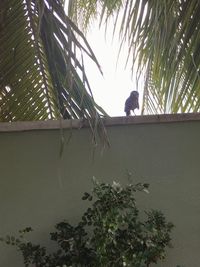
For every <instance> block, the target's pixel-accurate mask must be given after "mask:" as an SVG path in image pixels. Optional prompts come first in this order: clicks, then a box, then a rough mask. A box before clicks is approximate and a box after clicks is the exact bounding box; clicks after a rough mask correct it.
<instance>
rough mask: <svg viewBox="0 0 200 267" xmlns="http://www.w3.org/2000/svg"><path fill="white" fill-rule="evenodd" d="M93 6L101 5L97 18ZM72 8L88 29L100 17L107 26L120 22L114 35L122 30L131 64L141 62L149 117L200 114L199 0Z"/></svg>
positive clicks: (84, 1)
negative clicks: (185, 113) (160, 114)
mask: <svg viewBox="0 0 200 267" xmlns="http://www.w3.org/2000/svg"><path fill="white" fill-rule="evenodd" d="M71 2H72V1H71ZM89 3H92V5H93V6H94V5H96V10H95V12H93V15H91V14H90V13H91V12H92V10H91V9H90V10H89V11H88V12H87V7H88V6H89V5H90V4H89ZM70 4H71V9H70V10H72V12H73V11H74V12H76V10H78V12H79V17H82V20H85V24H87V22H88V21H89V19H88V17H92V16H93V17H94V16H97V14H99V16H98V17H99V19H100V20H101V21H103V20H104V21H105V22H107V21H108V19H109V18H110V17H113V16H114V17H115V20H116V23H115V25H114V31H115V28H116V27H117V26H120V33H119V35H120V37H121V40H122V43H123V42H128V44H129V51H128V58H129V60H132V63H133V66H134V64H135V62H137V64H138V65H137V68H138V75H139V74H140V73H142V72H144V73H145V89H144V102H143V112H144V113H168V112H172V113H173V112H174V113H176V112H197V111H200V109H199V107H200V53H199V52H200V20H199V14H200V1H199V0H167V1H152V0H137V1H135V0H121V1H120V0H115V1H102V0H99V1H98V0H96V1H95V0H74V1H73V4H72V3H70ZM72 5H73V6H74V8H72ZM80 7H81V9H80ZM89 12H90V13H89ZM80 13H81V14H82V15H80ZM74 17H76V16H74ZM84 17H85V19H84ZM82 24H83V25H85V24H84V23H82ZM136 59H137V60H136ZM137 78H138V77H137Z"/></svg>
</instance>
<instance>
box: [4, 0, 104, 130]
mask: <svg viewBox="0 0 200 267" xmlns="http://www.w3.org/2000/svg"><path fill="white" fill-rule="evenodd" d="M84 55H87V56H89V57H90V58H91V60H93V61H94V63H95V64H96V66H97V67H98V68H99V70H100V71H101V69H100V66H99V64H98V61H97V59H96V57H95V55H94V53H93V51H92V49H91V48H90V46H89V44H88V42H87V40H86V39H85V37H84V35H83V34H82V32H81V31H80V30H79V29H78V27H77V26H76V25H75V24H74V23H73V22H72V21H71V20H70V19H69V18H68V17H67V16H66V14H65V12H64V1H62V0H41V1H37V0H10V1H4V0H2V1H1V2H0V121H10V122H11V121H19V120H47V119H58V118H61V119H77V118H78V119H79V118H82V119H88V120H90V125H91V127H92V125H93V128H94V127H95V125H96V122H97V124H100V125H101V126H102V124H101V122H100V120H101V117H102V116H107V114H106V113H105V111H104V110H103V109H102V108H100V107H99V106H98V105H97V104H96V103H95V101H94V99H93V96H92V91H91V88H90V85H89V82H88V80H87V76H86V73H85V69H84V63H83V62H84V61H83V58H84ZM93 131H94V129H93ZM95 134H96V132H95Z"/></svg>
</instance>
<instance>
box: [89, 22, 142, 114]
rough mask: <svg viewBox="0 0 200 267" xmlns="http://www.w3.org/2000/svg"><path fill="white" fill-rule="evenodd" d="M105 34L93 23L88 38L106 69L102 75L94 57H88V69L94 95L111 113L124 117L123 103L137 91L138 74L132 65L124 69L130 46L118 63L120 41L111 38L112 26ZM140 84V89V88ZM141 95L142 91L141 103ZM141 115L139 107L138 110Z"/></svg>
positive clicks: (137, 112)
mask: <svg viewBox="0 0 200 267" xmlns="http://www.w3.org/2000/svg"><path fill="white" fill-rule="evenodd" d="M110 28H111V29H110V32H109V30H108V31H107V34H106V36H105V30H104V29H101V30H99V28H98V26H97V25H94V24H93V25H92V27H91V28H90V30H89V32H88V33H87V35H86V38H87V40H88V42H89V44H90V46H91V47H92V49H93V51H94V53H95V55H96V57H97V59H98V61H99V63H100V65H101V67H102V71H103V74H104V75H103V76H102V75H101V74H100V72H99V71H98V69H97V67H96V66H95V64H94V63H93V62H91V60H88V59H86V60H85V68H86V71H87V75H88V79H89V82H90V85H91V88H92V91H93V94H94V98H95V100H96V102H97V104H99V105H100V106H101V107H103V108H104V110H105V111H106V112H107V113H108V114H109V115H110V116H124V115H125V113H124V103H125V100H126V98H127V97H128V96H129V95H130V92H131V91H133V90H136V84H135V77H134V76H133V78H132V73H131V65H130V64H128V66H127V67H126V68H125V63H126V58H127V51H128V48H127V47H125V48H124V49H122V52H121V54H120V57H119V60H118V63H117V57H118V51H119V41H118V38H117V35H116V37H115V38H114V41H112V33H111V30H112V27H110ZM141 89H142V88H141V85H140V86H139V92H140V90H141ZM141 100H142V95H141V94H140V99H139V101H140V106H141ZM135 113H136V114H140V110H139V111H138V110H136V112H135Z"/></svg>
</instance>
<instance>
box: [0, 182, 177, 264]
mask: <svg viewBox="0 0 200 267" xmlns="http://www.w3.org/2000/svg"><path fill="white" fill-rule="evenodd" d="M148 187H149V185H148V184H141V183H139V184H136V185H133V184H129V185H127V186H125V187H122V186H121V185H120V184H119V183H116V182H113V184H112V185H110V184H105V183H98V182H97V181H96V180H95V181H94V189H93V191H92V193H84V195H83V198H82V199H83V200H87V201H91V205H90V207H89V208H88V209H87V210H86V212H85V213H84V214H83V216H82V218H81V220H80V222H79V223H78V224H77V225H76V226H73V225H71V224H70V223H68V222H67V221H63V222H60V223H58V224H57V225H56V226H55V229H56V231H55V232H53V233H50V239H51V240H53V241H55V242H56V243H57V245H58V248H57V250H56V251H55V252H54V253H51V254H49V253H48V252H47V250H46V248H45V247H42V246H40V245H34V244H32V243H31V242H27V241H25V239H24V234H26V233H28V232H30V231H32V229H31V228H26V229H24V230H23V231H20V235H19V238H15V237H12V236H7V237H6V238H3V239H1V240H2V241H4V242H6V243H7V244H10V245H15V246H17V248H18V250H19V251H20V252H21V253H22V255H23V259H24V264H25V266H26V267H27V266H29V265H30V264H35V266H36V267H58V266H59V267H71V266H73V267H78V266H87V267H90V266H91V267H123V266H127V267H128V266H134V267H148V266H150V264H151V263H157V262H158V260H159V259H164V258H165V250H166V247H168V246H170V241H171V238H170V233H171V230H172V228H173V224H172V223H170V222H167V221H166V219H165V216H164V215H163V213H162V212H161V211H157V210H150V211H145V214H144V215H145V219H144V220H142V219H141V213H140V212H139V209H138V208H137V206H136V201H135V193H136V192H138V191H143V192H147V191H148ZM143 217H144V216H143Z"/></svg>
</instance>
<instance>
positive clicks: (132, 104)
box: [124, 91, 139, 116]
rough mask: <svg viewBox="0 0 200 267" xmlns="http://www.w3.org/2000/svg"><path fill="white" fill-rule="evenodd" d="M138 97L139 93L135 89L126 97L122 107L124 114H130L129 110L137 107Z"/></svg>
mask: <svg viewBox="0 0 200 267" xmlns="http://www.w3.org/2000/svg"><path fill="white" fill-rule="evenodd" d="M138 98H139V93H138V92H137V91H132V92H131V94H130V96H129V97H128V98H127V99H126V102H125V108H124V111H125V112H126V116H130V114H131V110H132V111H133V112H134V110H135V109H136V108H137V109H139V103H138Z"/></svg>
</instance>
